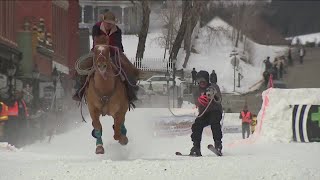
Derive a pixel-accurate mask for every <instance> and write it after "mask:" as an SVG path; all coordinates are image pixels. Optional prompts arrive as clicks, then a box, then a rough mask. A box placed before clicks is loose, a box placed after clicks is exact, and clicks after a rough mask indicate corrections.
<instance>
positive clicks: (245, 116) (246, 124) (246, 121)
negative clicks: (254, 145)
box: [239, 105, 252, 139]
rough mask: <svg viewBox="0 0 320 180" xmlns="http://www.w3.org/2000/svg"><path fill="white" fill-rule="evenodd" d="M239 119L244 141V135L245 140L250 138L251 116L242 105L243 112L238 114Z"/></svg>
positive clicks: (246, 107) (245, 106)
mask: <svg viewBox="0 0 320 180" xmlns="http://www.w3.org/2000/svg"><path fill="white" fill-rule="evenodd" d="M239 118H240V119H241V120H242V138H243V139H245V133H247V138H248V137H249V136H250V124H251V121H252V114H251V112H250V111H248V106H247V105H244V107H243V110H242V111H241V112H240V116H239Z"/></svg>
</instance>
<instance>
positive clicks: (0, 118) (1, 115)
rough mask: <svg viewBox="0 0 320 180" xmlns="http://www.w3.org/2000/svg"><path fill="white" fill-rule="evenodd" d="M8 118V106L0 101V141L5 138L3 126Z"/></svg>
mask: <svg viewBox="0 0 320 180" xmlns="http://www.w3.org/2000/svg"><path fill="white" fill-rule="evenodd" d="M7 120H8V106H7V105H6V104H4V103H3V102H1V101H0V141H4V140H5V133H4V126H5V122H6V121H7Z"/></svg>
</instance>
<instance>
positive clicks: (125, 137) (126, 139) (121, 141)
mask: <svg viewBox="0 0 320 180" xmlns="http://www.w3.org/2000/svg"><path fill="white" fill-rule="evenodd" d="M128 142H129V140H128V138H127V136H122V137H121V139H120V140H119V143H120V144H121V145H123V146H124V145H127V144H128Z"/></svg>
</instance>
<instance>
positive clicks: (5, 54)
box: [0, 0, 22, 74]
mask: <svg viewBox="0 0 320 180" xmlns="http://www.w3.org/2000/svg"><path fill="white" fill-rule="evenodd" d="M0 12H1V14H0V74H7V68H8V66H9V65H10V64H11V63H13V64H15V65H16V67H17V68H19V66H18V65H19V62H20V60H21V58H22V52H21V51H19V49H18V44H17V41H16V34H15V24H14V22H15V21H16V12H17V10H16V8H15V1H14V0H1V1H0ZM11 22H12V23H11Z"/></svg>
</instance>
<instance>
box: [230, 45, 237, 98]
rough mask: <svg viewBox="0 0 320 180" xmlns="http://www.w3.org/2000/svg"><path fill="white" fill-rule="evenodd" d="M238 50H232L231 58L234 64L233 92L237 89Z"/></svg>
mask: <svg viewBox="0 0 320 180" xmlns="http://www.w3.org/2000/svg"><path fill="white" fill-rule="evenodd" d="M237 55H238V52H237V51H236V50H235V49H234V50H232V52H231V54H230V57H232V59H231V64H232V65H233V92H235V91H236V66H238V65H239V59H238V58H237Z"/></svg>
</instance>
